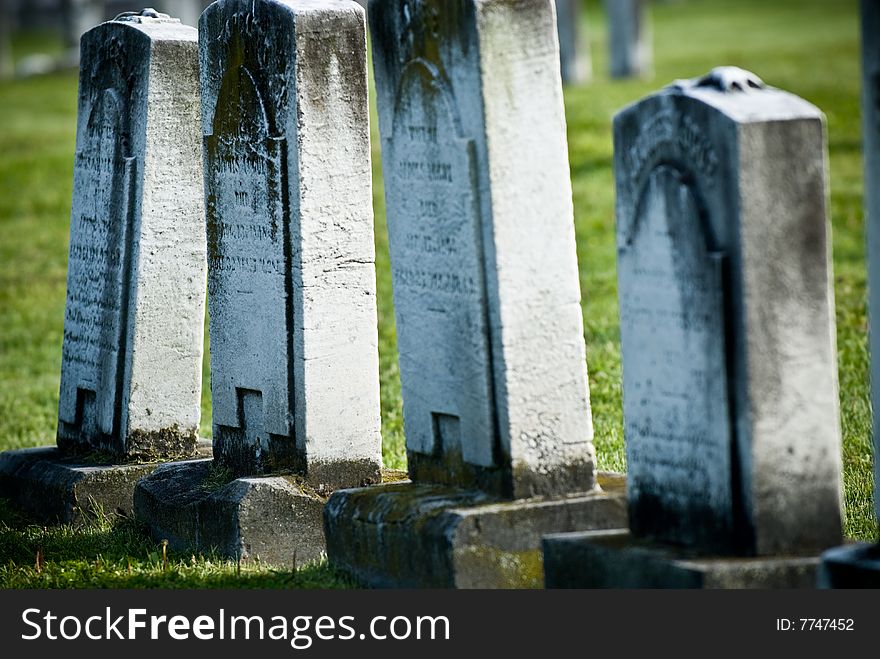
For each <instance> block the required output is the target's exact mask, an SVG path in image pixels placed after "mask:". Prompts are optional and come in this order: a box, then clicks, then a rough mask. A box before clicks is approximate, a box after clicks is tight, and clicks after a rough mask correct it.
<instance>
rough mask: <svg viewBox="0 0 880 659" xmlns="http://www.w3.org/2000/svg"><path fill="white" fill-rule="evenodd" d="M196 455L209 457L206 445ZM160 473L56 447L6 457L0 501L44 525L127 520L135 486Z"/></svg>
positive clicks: (0, 471) (2, 457)
mask: <svg viewBox="0 0 880 659" xmlns="http://www.w3.org/2000/svg"><path fill="white" fill-rule="evenodd" d="M197 454H198V455H199V456H204V455H210V454H211V442H210V440H200V441H199V443H198V446H197ZM158 467H159V463H156V462H142V463H130V464H118V463H112V464H111V463H105V462H104V461H103V460H101V459H100V457H94V456H69V455H65V454H63V453H62V452H61V451H59V450H58V449H57V448H56V447H54V446H51V447H43V448H30V449H20V450H15V451H4V452H3V453H0V496H2V497H4V498H6V499H8V500H9V501H10V503H11V504H12V505H13V506H14V507H15V508H16V509H18V510H21V511H23V512H24V513H26V514H27V515H29V516H30V517H33V518H34V519H36V520H38V521H40V522H42V523H47V524H55V523H64V524H73V525H82V524H85V523H86V522H87V521H88V520H90V519H93V518H94V517H95V516H98V515H101V514H120V515H125V516H130V515H131V514H132V512H133V495H134V489H135V485H137V482H138V481H139V480H140V479H141V478H143V477H144V476H149V475H150V474H151V473H153V472H154V471H155V470H156V469H157V468H158Z"/></svg>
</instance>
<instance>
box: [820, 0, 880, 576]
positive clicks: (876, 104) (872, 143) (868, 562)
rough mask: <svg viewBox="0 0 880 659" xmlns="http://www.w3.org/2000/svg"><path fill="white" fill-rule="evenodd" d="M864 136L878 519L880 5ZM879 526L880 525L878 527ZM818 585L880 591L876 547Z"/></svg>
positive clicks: (836, 567) (837, 561) (828, 556)
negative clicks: (878, 589)
mask: <svg viewBox="0 0 880 659" xmlns="http://www.w3.org/2000/svg"><path fill="white" fill-rule="evenodd" d="M861 24H862V135H863V143H864V158H865V229H866V231H865V233H866V237H867V243H868V273H869V276H868V293H869V296H870V297H869V300H868V313H869V323H868V324H869V334H868V336H869V347H870V352H871V403H872V408H873V410H874V424H873V435H874V505H875V510H876V515H877V519H878V520H880V459H878V456H880V190H878V186H880V5H878V3H877V2H875V1H874V0H862V2H861ZM878 523H880V522H878ZM822 559H823V561H822V570H821V571H820V585H822V586H824V587H829V588H853V587H863V588H868V587H873V588H880V543H875V544H852V545H846V546H843V547H838V548H836V549H833V550H830V551H828V552H826V553H825V555H823V557H822Z"/></svg>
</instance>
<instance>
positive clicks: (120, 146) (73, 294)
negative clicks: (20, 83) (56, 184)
mask: <svg viewBox="0 0 880 659" xmlns="http://www.w3.org/2000/svg"><path fill="white" fill-rule="evenodd" d="M81 47H82V59H81V61H82V67H81V71H80V85H79V109H78V126H77V140H76V156H75V160H74V183H73V186H74V195H73V208H72V212H71V226H70V258H69V262H68V276H67V307H66V312H65V319H64V343H63V348H62V365H61V393H60V403H59V412H58V437H57V439H58V447H59V449H61V450H62V451H63V452H65V453H84V452H85V453H92V454H94V453H96V452H97V453H100V454H103V455H105V456H109V457H110V458H112V460H114V461H117V462H124V461H126V460H132V459H138V460H140V461H145V460H156V459H168V458H179V457H189V456H192V455H193V454H194V453H195V450H196V442H197V439H198V429H199V417H200V410H201V406H200V401H201V388H202V376H201V374H202V353H203V326H204V311H205V306H204V304H205V303H204V298H205V274H206V248H205V244H206V243H205V223H204V206H203V174H202V166H201V159H200V158H199V155H198V154H199V144H200V136H199V114H198V109H199V96H198V55H197V33H196V30H194V29H193V28H189V27H186V26H183V25H181V24H180V23H179V22H178V21H177V20H176V19H171V18H169V17H168V16H167V15H165V14H158V13H156V12H154V11H145V12H143V13H142V14H138V15H133V16H128V17H125V18H124V19H121V20H117V21H111V22H108V23H104V24H102V25H100V26H98V27H96V28H95V29H93V30H90V31H89V32H87V33H86V34H85V35H84V36H83V39H82V46H81ZM37 451H38V452H39V451H41V450H40V449H37ZM36 455H38V453H34V454H31V453H28V452H27V451H25V452H18V453H16V454H15V456H13V455H12V453H10V454H6V464H9V461H10V460H13V458H14V460H15V461H16V463H17V464H19V465H20V464H22V461H23V460H24V461H27V460H30V459H31V458H32V457H33V456H36ZM39 455H40V456H41V457H42V458H46V457H49V458H51V457H52V456H54V454H52V453H51V452H49V453H46V451H45V450H42V453H39ZM44 463H45V460H43V461H42V462H41V464H44ZM45 464H49V463H45ZM50 467H51V468H50ZM69 467H70V464H66V466H64V467H60V466H57V465H55V466H52V465H51V464H50V465H49V466H48V467H46V469H43V468H42V467H40V468H39V469H37V471H40V472H41V475H39V477H38V476H37V475H35V474H36V471H34V472H32V473H31V474H30V476H25V475H24V471H25V470H23V468H19V469H18V472H17V474H18V477H20V478H22V479H25V480H28V482H30V483H33V482H34V480H35V479H36V480H37V481H38V482H39V483H43V485H45V486H46V487H50V486H49V485H47V484H46V483H44V482H43V480H40V479H49V480H51V479H52V478H53V477H55V476H57V474H56V471H58V470H61V471H65V470H68V468H69ZM0 471H2V469H0ZM42 472H45V473H42ZM134 472H137V473H139V474H140V475H143V469H141V470H138V469H136V468H135V469H134ZM134 472H132V471H131V470H126V469H125V468H123V467H119V468H118V469H117V470H116V471H114V472H113V473H112V474H109V475H108V474H105V475H104V476H102V477H101V478H103V480H104V481H105V482H108V483H109V482H110V481H111V480H114V479H116V480H119V482H120V483H121V484H122V485H121V486H120V487H122V489H121V490H119V492H120V497H122V499H123V500H124V499H125V498H126V497H127V503H125V502H124V501H123V502H122V503H119V504H118V505H114V506H113V507H122V508H123V509H124V510H130V508H131V491H132V489H133V486H134V481H133V480H132V481H130V480H127V478H128V477H129V476H130V475H131V474H132V473H134ZM127 475H128V476H127ZM68 476H69V474H67V475H65V474H62V476H60V477H59V478H64V479H66V478H68ZM120 479H121V480H120ZM20 487H22V488H24V487H25V485H22V484H20ZM35 487H36V486H35ZM52 487H54V490H53V492H54V491H55V490H57V491H58V492H60V494H59V496H61V497H62V498H65V497H66V499H65V501H66V502H67V503H65V504H64V505H65V506H67V504H68V503H69V501H68V499H69V498H70V497H69V496H68V495H70V490H69V488H67V487H66V486H52ZM114 487H117V485H114ZM126 487H127V489H126ZM53 497H54V494H53V496H51V497H50V496H47V503H46V505H45V506H44V508H45V509H47V510H50V511H51V510H52V506H53V505H54V502H55V500H54V498H53ZM98 499H99V502H103V503H107V501H106V500H102V499H101V497H100V496H99V497H98ZM59 505H60V504H59ZM111 509H112V508H111ZM65 510H67V508H65ZM71 514H72V513H71ZM44 516H51V515H50V514H49V513H47V514H46V515H44ZM60 516H61V517H65V516H69V515H68V513H67V512H65V513H64V515H60Z"/></svg>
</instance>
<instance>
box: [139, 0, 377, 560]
mask: <svg viewBox="0 0 880 659" xmlns="http://www.w3.org/2000/svg"><path fill="white" fill-rule="evenodd" d="M199 30H200V48H201V61H202V67H201V89H202V129H203V133H204V155H205V181H206V208H207V211H206V212H207V244H208V301H209V302H208V303H209V316H210V336H211V393H212V398H213V415H214V416H213V424H214V463H215V464H214V465H213V466H212V467H211V469H212V470H213V471H211V470H208V471H206V467H205V465H204V464H203V463H200V462H193V463H188V464H178V465H174V466H170V467H168V468H167V469H165V470H163V471H162V472H161V473H157V474H156V475H155V476H154V477H151V478H149V479H146V480H145V481H144V482H143V483H142V484H141V486H139V488H138V492H137V495H136V508H137V513H138V515H139V516H141V517H142V518H143V519H145V520H147V521H148V522H149V523H150V525H151V527H152V529H153V532H154V534H155V535H156V537H168V538H169V539H172V540H173V541H174V543H175V544H179V545H186V544H189V545H193V544H195V545H198V546H203V547H208V546H211V545H218V546H220V547H221V548H223V549H224V551H225V552H226V553H227V554H231V555H232V556H233V557H236V558H242V557H251V558H253V557H256V556H259V557H260V558H262V559H263V560H270V561H273V562H281V563H289V562H290V561H291V560H292V557H293V556H296V557H297V560H299V561H304V560H310V559H314V558H318V557H319V556H320V555H321V553H322V552H323V550H324V543H323V529H322V520H321V508H322V507H323V503H324V501H325V499H326V496H327V494H329V492H331V491H332V490H334V489H336V488H339V487H354V486H359V485H364V484H369V483H377V482H379V481H380V478H381V473H380V471H381V436H380V422H379V365H378V335H377V312H376V290H375V286H376V283H375V254H374V241H373V215H372V193H371V165H370V142H369V116H368V105H367V73H366V71H367V69H366V26H365V19H364V11H363V9H362V8H361V7H359V6H358V5H357V4H356V3H354V2H349V1H347V0H308V1H306V0H299V1H290V2H280V1H278V2H276V1H270V0H265V1H258V2H251V1H244V0H224V1H222V2H217V3H214V4H213V5H211V6H210V7H209V8H208V9H207V10H206V11H205V12H204V13H203V14H202V17H201V20H200V26H199ZM227 473H228V474H229V475H230V476H231V477H235V478H237V480H231V482H228V483H226V484H225V485H224V479H220V484H221V485H223V487H222V488H221V489H220V490H219V491H217V492H213V493H211V492H208V491H207V490H206V489H205V488H204V487H203V484H204V481H205V479H206V478H213V479H214V482H216V481H217V479H218V474H220V475H223V474H227ZM212 474H213V476H212ZM229 480H230V479H225V481H229ZM260 501H262V502H263V503H256V502H260ZM269 501H272V502H275V503H273V504H271V505H270V504H269V503H267V502H269ZM196 510H197V511H198V516H197V519H198V522H199V524H198V525H197V526H196V527H195V528H193V527H192V526H189V527H187V526H186V525H187V524H189V522H190V520H192V519H194V518H195V517H194V515H195V511H196ZM249 515H252V516H256V517H255V518H254V517H248V516H249ZM261 516H264V518H263V523H262V524H255V523H252V522H251V521H248V520H252V519H260V518H261ZM217 524H220V526H221V527H222V528H224V529H227V530H228V529H234V530H235V531H234V533H232V535H230V536H228V537H226V538H224V539H223V540H222V541H220V540H217V539H216V538H217V537H218V536H217V534H216V533H217V532H215V530H214V529H215V528H217ZM187 528H188V529H189V530H188V531H186V532H183V531H181V530H180V529H187ZM175 529H176V530H175ZM279 533H280V534H281V535H277V536H276V534H279Z"/></svg>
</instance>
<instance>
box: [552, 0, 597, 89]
mask: <svg viewBox="0 0 880 659" xmlns="http://www.w3.org/2000/svg"><path fill="white" fill-rule="evenodd" d="M556 27H557V32H558V34H559V59H560V62H561V65H562V82H563V84H577V83H579V82H585V81H587V80H589V79H590V78H592V77H593V62H592V59H591V58H590V44H589V42H588V41H587V35H586V34H584V30H583V16H582V1H581V0H556Z"/></svg>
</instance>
